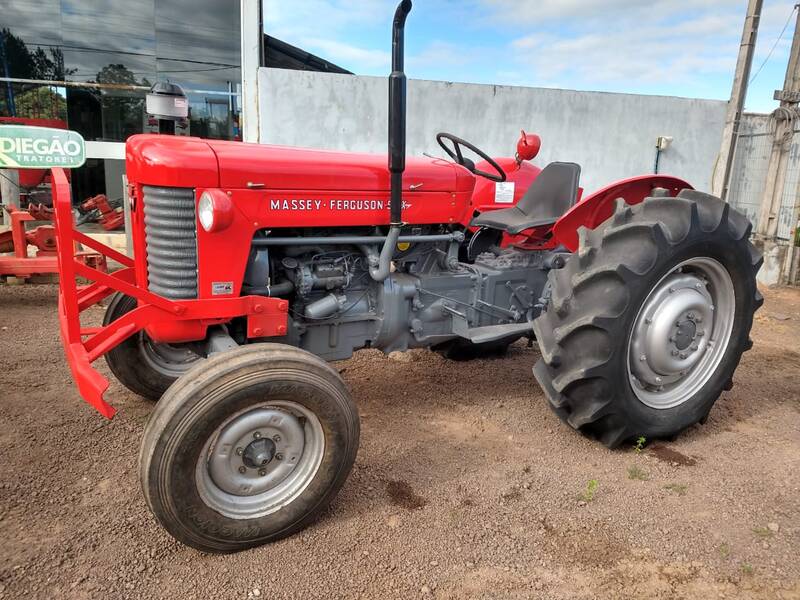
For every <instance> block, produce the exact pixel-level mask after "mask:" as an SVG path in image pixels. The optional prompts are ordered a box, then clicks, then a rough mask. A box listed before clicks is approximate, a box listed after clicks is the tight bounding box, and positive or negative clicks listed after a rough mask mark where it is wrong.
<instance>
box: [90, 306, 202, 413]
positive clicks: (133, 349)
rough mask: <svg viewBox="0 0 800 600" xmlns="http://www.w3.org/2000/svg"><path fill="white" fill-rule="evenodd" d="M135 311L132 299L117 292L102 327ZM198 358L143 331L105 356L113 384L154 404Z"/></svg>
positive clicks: (192, 349)
mask: <svg viewBox="0 0 800 600" xmlns="http://www.w3.org/2000/svg"><path fill="white" fill-rule="evenodd" d="M135 308H136V299H135V298H132V297H130V296H126V295H125V294H122V293H121V292H117V293H116V294H114V296H113V298H112V299H111V302H110V303H109V305H108V308H107V309H106V313H105V317H104V318H103V325H108V324H109V323H113V322H114V321H116V320H117V319H119V318H120V317H122V316H123V315H125V314H127V313H129V312H130V311H132V310H133V309H135ZM201 358H202V356H201V355H200V354H198V353H197V352H196V349H195V347H194V346H193V345H192V344H158V343H156V342H154V341H153V340H151V339H150V337H149V336H148V335H147V334H146V333H145V332H144V331H140V332H139V333H136V334H134V335H132V336H131V337H129V338H128V339H126V340H125V341H124V342H122V343H121V344H119V345H118V346H116V347H114V348H112V349H111V350H109V351H108V352H107V353H106V355H105V359H106V363H107V364H108V368H109V369H111V372H112V373H113V374H114V377H116V378H117V381H119V382H120V383H121V384H122V385H124V386H125V387H126V388H128V389H129V390H131V391H132V392H133V393H135V394H138V395H139V396H142V397H143V398H147V399H148V400H152V401H154V402H155V401H157V400H158V399H159V398H161V396H162V395H163V394H164V392H166V391H167V388H168V387H169V386H171V385H172V384H173V383H174V382H175V380H176V379H178V377H180V376H181V375H183V374H184V373H186V371H188V370H189V369H190V368H191V367H193V366H194V365H195V364H196V363H197V362H198V361H199V360H200V359H201Z"/></svg>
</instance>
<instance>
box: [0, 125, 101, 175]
mask: <svg viewBox="0 0 800 600" xmlns="http://www.w3.org/2000/svg"><path fill="white" fill-rule="evenodd" d="M84 162H86V144H85V142H84V141H83V138H82V137H81V135H80V134H79V133H76V132H74V131H69V130H67V129H51V128H49V127H29V126H23V125H0V169H50V168H52V167H62V168H65V169H75V168H77V167H80V166H81V165H82V164H83V163H84Z"/></svg>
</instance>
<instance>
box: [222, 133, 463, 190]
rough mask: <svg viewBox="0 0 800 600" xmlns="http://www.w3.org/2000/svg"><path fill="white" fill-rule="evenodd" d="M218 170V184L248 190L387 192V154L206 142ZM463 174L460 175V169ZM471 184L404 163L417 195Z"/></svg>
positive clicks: (417, 162) (450, 172)
mask: <svg viewBox="0 0 800 600" xmlns="http://www.w3.org/2000/svg"><path fill="white" fill-rule="evenodd" d="M208 144H209V146H210V147H211V148H212V149H213V150H214V152H215V153H216V154H217V158H218V160H219V166H220V186H221V187H223V188H226V189H235V188H246V187H247V184H248V183H251V184H262V185H263V186H264V187H265V188H267V189H274V190H352V191H374V192H381V191H382V192H388V191H389V189H390V185H389V168H388V164H387V158H386V155H385V154H361V153H353V152H333V151H329V150H312V149H305V148H290V147H286V146H270V145H263V144H242V143H240V142H221V141H216V140H214V141H209V142H208ZM462 170H463V171H464V173H460V171H462ZM464 175H466V176H467V179H469V180H472V176H471V175H470V174H469V173H468V172H467V171H466V170H465V169H461V168H460V167H457V166H455V165H453V164H452V163H449V162H446V161H444V160H436V159H429V158H411V157H409V158H408V159H407V160H406V171H405V174H404V181H405V183H406V185H408V186H410V185H418V184H420V183H421V184H422V186H421V187H419V188H418V189H420V190H421V191H426V192H454V191H459V189H463V188H465V186H471V185H472V182H471V181H464V180H463V179H464Z"/></svg>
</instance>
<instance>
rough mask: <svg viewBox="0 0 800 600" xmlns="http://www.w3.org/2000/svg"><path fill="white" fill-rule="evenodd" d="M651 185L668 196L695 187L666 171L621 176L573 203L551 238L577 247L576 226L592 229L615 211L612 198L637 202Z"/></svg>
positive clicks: (631, 203) (645, 196) (650, 190)
mask: <svg viewBox="0 0 800 600" xmlns="http://www.w3.org/2000/svg"><path fill="white" fill-rule="evenodd" d="M653 188H664V189H666V190H667V191H668V192H669V194H670V195H671V196H673V197H674V196H677V195H678V193H679V192H680V191H681V190H685V189H689V190H691V189H694V188H693V187H692V186H691V185H690V184H689V183H687V182H686V181H684V180H683V179H678V178H677V177H671V176H669V175H642V176H639V177H633V178H631V179H624V180H622V181H618V182H616V183H613V184H611V185H609V186H608V187H605V188H603V189H602V190H600V191H599V192H595V193H594V194H592V195H590V196H587V197H586V198H584V199H583V200H582V201H580V202H579V203H578V204H576V205H575V206H573V207H572V208H571V209H570V210H569V212H567V213H566V214H564V216H562V217H561V218H560V219H559V220H558V222H557V223H556V224H555V225H554V226H553V238H554V239H555V240H556V241H557V242H558V243H559V244H561V245H563V246H565V247H566V248H568V249H569V250H570V251H571V252H576V251H577V250H578V229H580V228H581V227H586V228H588V229H595V228H596V227H597V226H598V225H600V224H601V223H603V222H605V221H606V220H608V219H609V218H610V217H611V215H612V214H614V201H615V200H616V199H617V198H622V199H624V200H625V202H627V203H628V204H630V205H634V204H639V203H640V202H642V201H643V200H644V199H645V198H647V197H648V196H650V195H651V193H652V191H653Z"/></svg>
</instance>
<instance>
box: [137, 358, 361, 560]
mask: <svg viewBox="0 0 800 600" xmlns="http://www.w3.org/2000/svg"><path fill="white" fill-rule="evenodd" d="M358 438H359V423H358V411H357V409H356V407H355V405H354V404H353V401H352V400H351V398H350V394H349V392H348V390H347V387H346V386H345V384H344V382H343V381H342V379H341V377H340V376H339V374H338V373H337V372H336V371H335V370H334V369H332V368H331V367H330V366H329V365H328V364H326V363H325V362H324V361H322V360H321V359H320V358H318V357H316V356H314V355H313V354H310V353H308V352H305V351H303V350H299V349H297V348H294V347H292V346H285V345H281V344H253V345H249V346H245V347H241V348H238V349H236V350H231V351H229V352H224V353H221V354H215V355H212V356H211V357H210V358H208V359H207V360H204V361H202V362H201V363H200V364H198V365H197V366H196V367H194V368H193V369H192V370H191V371H189V372H188V373H187V374H186V375H185V376H184V377H181V378H180V379H179V380H178V381H177V382H176V383H175V384H174V385H173V386H171V387H170V388H169V390H168V391H167V393H166V394H165V395H164V397H163V398H162V399H161V401H160V402H159V403H158V405H157V406H156V409H155V410H154V411H153V414H152V416H151V417H150V420H149V422H148V423H147V426H146V428H145V433H144V438H143V440H142V447H141V452H140V455H139V477H140V481H141V484H142V489H143V490H144V495H145V499H146V500H147V504H148V505H149V506H150V509H151V510H152V511H153V514H154V515H155V516H156V518H157V519H158V521H159V522H160V523H161V525H162V526H163V527H164V528H165V529H166V530H167V531H168V532H169V533H170V534H171V535H172V536H173V537H174V538H175V539H177V540H179V541H181V542H183V543H184V544H187V545H189V546H192V547H194V548H197V549H199V550H203V551H206V552H234V551H237V550H243V549H245V548H250V547H253V546H258V545H260V544H264V543H267V542H272V541H275V540H278V539H280V538H283V537H286V536H288V535H291V534H293V533H295V532H297V531H299V530H300V529H302V528H304V527H306V526H307V525H309V524H310V523H311V522H313V521H314V519H316V518H317V516H318V515H319V514H320V513H321V512H322V511H323V510H324V509H325V508H326V506H327V505H328V504H329V503H330V501H331V500H332V499H333V497H334V496H335V495H336V493H337V492H338V491H339V488H341V486H342V484H343V483H344V482H345V480H346V479H347V476H348V474H349V473H350V469H351V468H352V466H353V463H354V461H355V458H356V452H357V451H358Z"/></svg>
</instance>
